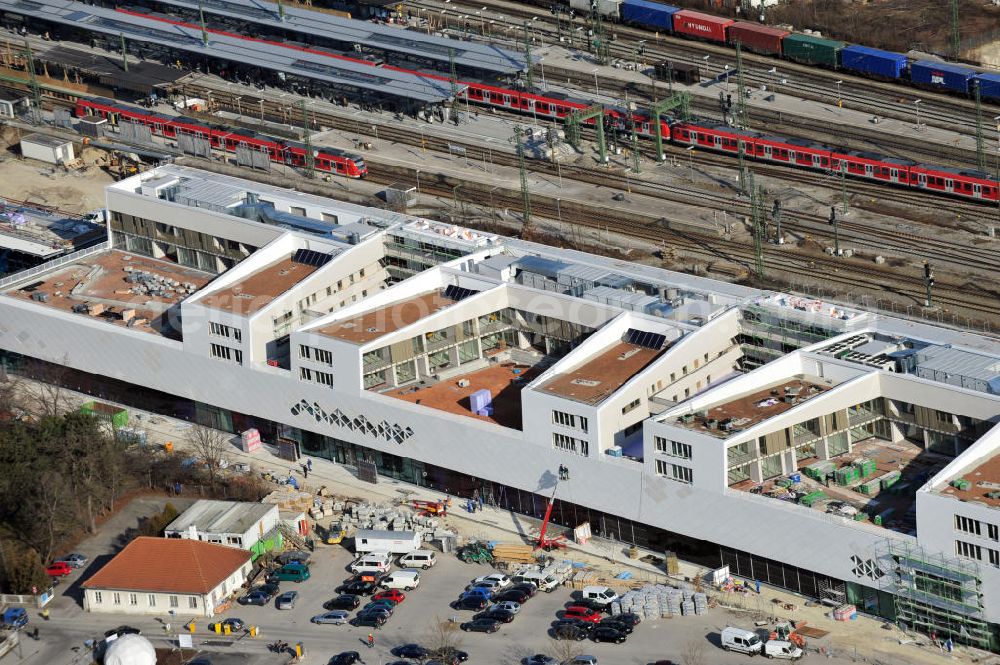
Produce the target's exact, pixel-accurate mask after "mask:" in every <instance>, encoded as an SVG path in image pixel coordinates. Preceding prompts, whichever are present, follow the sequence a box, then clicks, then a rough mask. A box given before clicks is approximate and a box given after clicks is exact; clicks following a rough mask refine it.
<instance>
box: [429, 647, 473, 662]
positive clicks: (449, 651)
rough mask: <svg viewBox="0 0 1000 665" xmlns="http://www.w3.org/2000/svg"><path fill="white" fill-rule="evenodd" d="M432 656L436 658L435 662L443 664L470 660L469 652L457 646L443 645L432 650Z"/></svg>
mask: <svg viewBox="0 0 1000 665" xmlns="http://www.w3.org/2000/svg"><path fill="white" fill-rule="evenodd" d="M431 657H432V658H434V662H438V663H441V664H442V665H461V663H464V662H465V661H467V660H469V654H468V653H466V652H465V651H462V650H461V649H456V648H455V647H442V648H440V649H438V650H437V651H434V652H432V653H431Z"/></svg>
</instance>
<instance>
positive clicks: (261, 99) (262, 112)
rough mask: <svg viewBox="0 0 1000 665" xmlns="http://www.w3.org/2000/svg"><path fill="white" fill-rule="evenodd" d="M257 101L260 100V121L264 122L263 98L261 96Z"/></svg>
mask: <svg viewBox="0 0 1000 665" xmlns="http://www.w3.org/2000/svg"><path fill="white" fill-rule="evenodd" d="M257 101H258V102H260V123H261V124H264V98H263V97H261V98H260V99H258V100H257Z"/></svg>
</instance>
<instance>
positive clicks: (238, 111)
mask: <svg viewBox="0 0 1000 665" xmlns="http://www.w3.org/2000/svg"><path fill="white" fill-rule="evenodd" d="M235 99H236V117H237V118H242V117H243V109H242V107H241V106H240V100H241V99H243V96H242V95H236V98H235Z"/></svg>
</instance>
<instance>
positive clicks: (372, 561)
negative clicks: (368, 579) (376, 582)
mask: <svg viewBox="0 0 1000 665" xmlns="http://www.w3.org/2000/svg"><path fill="white" fill-rule="evenodd" d="M350 567H351V572H354V573H387V572H389V568H390V567H391V565H390V558H389V554H388V553H386V552H372V553H371V554H366V555H364V556H363V557H361V558H360V559H358V560H357V561H355V562H354V563H352V564H351V566H350Z"/></svg>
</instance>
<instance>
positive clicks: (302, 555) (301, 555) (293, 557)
mask: <svg viewBox="0 0 1000 665" xmlns="http://www.w3.org/2000/svg"><path fill="white" fill-rule="evenodd" d="M311 556H312V555H311V554H309V552H303V551H301V550H293V551H291V552H283V553H281V554H279V555H278V556H277V557H276V559H275V560H276V561H277V562H278V563H280V564H281V565H282V566H284V565H286V564H289V563H299V564H303V565H304V564H306V563H308V562H309V559H310V558H311Z"/></svg>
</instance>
